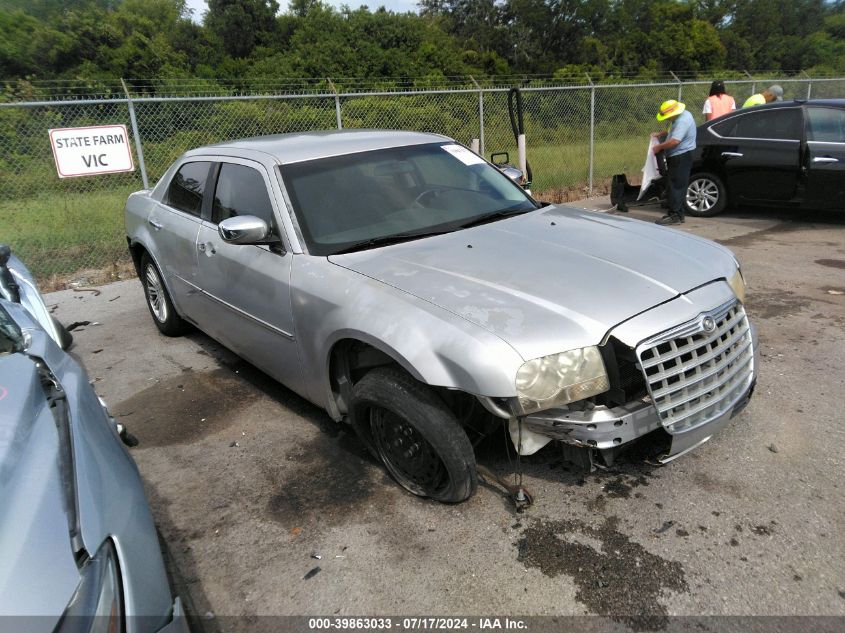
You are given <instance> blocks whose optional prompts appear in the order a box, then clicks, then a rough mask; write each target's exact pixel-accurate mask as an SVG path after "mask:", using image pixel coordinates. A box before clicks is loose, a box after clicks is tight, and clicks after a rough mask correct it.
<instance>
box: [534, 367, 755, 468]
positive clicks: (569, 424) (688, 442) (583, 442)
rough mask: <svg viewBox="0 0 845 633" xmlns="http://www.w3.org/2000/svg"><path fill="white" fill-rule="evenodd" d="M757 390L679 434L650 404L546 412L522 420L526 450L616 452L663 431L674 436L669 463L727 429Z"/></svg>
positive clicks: (751, 388) (666, 456)
mask: <svg viewBox="0 0 845 633" xmlns="http://www.w3.org/2000/svg"><path fill="white" fill-rule="evenodd" d="M754 387H755V382H754V381H752V383H751V384H750V385H749V387H748V389H747V390H746V391H745V393H743V394H742V396H741V397H740V398H739V399H738V400H737V401H736V402H735V403H734V404H733V405H732V406H731V407H730V408H729V409H728V410H727V411H726V412H725V413H723V414H722V415H721V416H719V417H717V418H715V419H713V420H710V421H709V422H706V423H704V424H700V425H698V426H696V427H693V428H689V429H685V430H683V431H680V432H673V430H672V428H671V427H664V426H663V425H662V424H661V421H660V418H659V416H658V415H657V412H656V411H655V409H654V406H653V405H652V404H651V403H650V402H637V403H629V404H627V405H624V406H621V407H614V408H612V409H610V408H607V407H596V408H594V409H591V410H588V411H560V410H550V411H544V412H542V413H538V414H536V415H531V416H528V417H526V418H524V419H523V429H522V434H523V438H522V439H523V446H532V445H533V446H536V445H540V446H542V445H544V444H546V443H548V442H549V441H550V440H558V441H561V442H565V443H567V444H572V445H575V446H582V447H585V448H594V449H598V450H607V449H615V448H617V447H619V446H622V445H624V444H627V443H629V442H632V441H633V440H635V439H637V438H639V437H642V436H643V435H647V434H648V433H651V432H652V431H656V430H658V429H661V428H662V429H664V430H665V431H666V432H667V433H669V434H670V435H671V436H672V445H671V448H670V450H669V452H668V453H667V454H666V455H664V456H663V457H661V459H660V461H662V462H664V463H665V462H669V461H672V460H673V459H676V458H677V457H680V456H681V455H683V454H684V453H687V452H689V451H691V450H692V449H694V448H696V447H697V446H700V445H701V444H704V442H706V441H707V440H709V439H710V438H711V437H712V436H713V435H714V434H715V433H716V432H718V431H719V430H720V429H722V428H723V427H724V426H725V425H727V423H728V421H729V420H730V419H731V418H733V417H734V416H736V415H737V414H738V413H739V412H740V411H742V410H743V409H744V408H745V406H746V405H747V404H748V401H749V400H750V399H751V396H752V394H753V393H754Z"/></svg>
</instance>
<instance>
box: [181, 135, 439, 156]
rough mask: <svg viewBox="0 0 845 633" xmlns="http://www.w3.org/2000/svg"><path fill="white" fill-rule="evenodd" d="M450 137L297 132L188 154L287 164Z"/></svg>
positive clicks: (243, 139) (238, 141)
mask: <svg viewBox="0 0 845 633" xmlns="http://www.w3.org/2000/svg"><path fill="white" fill-rule="evenodd" d="M450 140H452V139H450V138H449V137H447V136H442V135H440V134H428V133H424V132H406V131H400V130H330V131H320V132H294V133H290V134H273V135H269V136H253V137H250V138H242V139H237V140H233V141H225V142H223V143H215V144H214V145H205V146H203V147H198V148H197V149H194V150H191V151H189V152H187V153H186V156H207V155H215V154H221V153H224V154H234V155H241V156H248V155H250V154H253V153H254V152H261V153H262V154H265V155H269V156H271V157H273V158H274V159H275V160H276V162H278V163H280V164H286V163H298V162H301V161H305V160H313V159H315V158H327V157H330V156H339V155H343V154H355V153H358V152H366V151H370V150H376V149H387V148H390V147H402V146H405V145H422V144H425V143H442V142H443V141H450Z"/></svg>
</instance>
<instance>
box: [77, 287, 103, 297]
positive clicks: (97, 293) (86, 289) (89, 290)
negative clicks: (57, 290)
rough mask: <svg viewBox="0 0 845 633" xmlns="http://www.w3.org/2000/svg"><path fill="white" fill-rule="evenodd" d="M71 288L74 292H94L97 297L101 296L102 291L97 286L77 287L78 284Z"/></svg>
mask: <svg viewBox="0 0 845 633" xmlns="http://www.w3.org/2000/svg"><path fill="white" fill-rule="evenodd" d="M71 290H73V291H74V292H93V293H94V296H95V297H99V296H100V291H99V290H97V289H96V288H77V287H76V286H73V287H71Z"/></svg>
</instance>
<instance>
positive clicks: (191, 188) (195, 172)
mask: <svg viewBox="0 0 845 633" xmlns="http://www.w3.org/2000/svg"><path fill="white" fill-rule="evenodd" d="M210 167H211V163H209V162H197V163H185V164H184V165H182V166H181V167H180V168H179V171H177V172H176V175H174V176H173V180H171V181H170V186H169V187H168V188H167V204H168V205H170V206H171V207H173V208H174V209H179V210H180V211H184V212H185V213H190V214H191V215H195V216H197V217H199V215H200V211H201V210H202V197H203V195H204V194H205V183H206V182H207V181H208V171H209V168H210Z"/></svg>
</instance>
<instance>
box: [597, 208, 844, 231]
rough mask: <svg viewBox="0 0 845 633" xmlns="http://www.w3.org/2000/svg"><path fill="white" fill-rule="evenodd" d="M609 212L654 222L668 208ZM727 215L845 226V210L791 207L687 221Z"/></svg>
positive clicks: (740, 210)
mask: <svg viewBox="0 0 845 633" xmlns="http://www.w3.org/2000/svg"><path fill="white" fill-rule="evenodd" d="M609 212H610V213H612V214H613V215H622V216H625V215H629V216H631V217H634V218H637V219H640V220H646V221H654V220H657V219H658V218H660V217H661V216H663V215H664V214H665V213H666V209H665V208H664V207H662V206H661V205H660V203H659V202H646V203H644V204H642V205H639V206H634V207H631V208H630V210H629V211H628V212H627V213H621V212H619V211H609ZM640 216H642V217H640ZM726 218H730V219H735V220H774V221H778V222H783V223H788V224H792V225H796V226H801V225H805V226H808V227H811V226H812V225H816V224H825V225H827V224H829V225H833V226H843V225H845V212H843V211H839V210H836V209H818V210H816V209H790V208H785V207H766V206H759V207H754V206H747V205H744V206H732V207H730V208H728V209H726V210H725V211H722V213H720V214H719V215H717V216H714V217H712V218H699V217H693V216H689V215H688V216H687V221H695V222H711V221H718V220H719V219H726Z"/></svg>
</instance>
